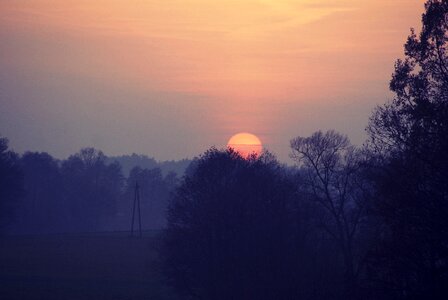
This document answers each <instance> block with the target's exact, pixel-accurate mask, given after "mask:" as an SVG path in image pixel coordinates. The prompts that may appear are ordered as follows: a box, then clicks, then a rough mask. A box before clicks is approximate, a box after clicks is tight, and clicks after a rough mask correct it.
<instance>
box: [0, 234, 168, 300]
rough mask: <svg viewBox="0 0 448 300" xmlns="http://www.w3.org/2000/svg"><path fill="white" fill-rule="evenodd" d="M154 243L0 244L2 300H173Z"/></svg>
mask: <svg viewBox="0 0 448 300" xmlns="http://www.w3.org/2000/svg"><path fill="white" fill-rule="evenodd" d="M154 243H156V238H155V237H154V236H151V235H144V236H143V237H142V238H130V237H129V236H128V235H127V234H125V233H121V234H120V233H117V234H95V235H52V236H39V237H38V236H34V237H32V236H29V237H7V238H1V239H0V299H96V300H100V299H108V300H109V299H175V297H174V296H173V294H172V291H171V290H170V289H169V288H167V287H166V286H164V284H163V283H162V280H161V275H160V272H159V271H158V267H157V255H156V252H155V250H154V246H155V245H154Z"/></svg>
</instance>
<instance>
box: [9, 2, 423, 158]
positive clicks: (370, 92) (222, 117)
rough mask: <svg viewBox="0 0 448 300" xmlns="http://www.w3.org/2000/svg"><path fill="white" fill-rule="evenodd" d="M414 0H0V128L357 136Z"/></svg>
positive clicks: (199, 136)
mask: <svg viewBox="0 0 448 300" xmlns="http://www.w3.org/2000/svg"><path fill="white" fill-rule="evenodd" d="M423 3H424V1H423V0H363V1H359V0H342V1H337V0H296V1H294V0H258V1H255V0H228V1H224V0H163V1H143V0H140V1H137V0H131V1H129V0H126V1H124V0H123V1H112V0H107V1H93V0H88V1H81V0H76V1H67V0H64V1H18V0H17V1H1V2H0V41H1V42H0V70H1V71H0V135H2V136H6V137H8V138H9V139H10V146H11V147H12V148H14V149H15V150H16V151H19V152H23V151H25V150H33V151H34V150H35V151H47V152H49V153H50V154H52V155H54V156H56V157H59V158H64V157H66V156H67V155H69V154H72V153H75V152H77V151H78V150H79V149H80V148H82V147H85V146H94V147H96V148H99V149H101V150H103V151H104V152H105V153H106V154H109V155H116V154H126V153H132V152H136V153H143V154H148V155H150V156H154V157H155V158H156V159H159V160H165V159H180V158H184V157H190V158H191V157H193V156H195V155H197V154H199V153H201V152H202V151H204V150H205V149H207V148H209V147H210V146H213V145H215V146H217V147H224V146H225V144H226V142H227V140H228V139H229V138H230V136H231V135H233V134H234V133H237V132H241V131H246V132H251V133H253V134H256V135H257V136H259V137H260V139H261V140H262V142H263V143H264V144H265V146H266V147H267V148H268V149H270V150H271V151H273V152H274V153H276V154H277V155H278V156H279V158H280V159H281V160H283V161H286V160H287V157H288V153H289V140H290V139H291V138H293V137H295V136H297V135H309V134H311V133H312V132H314V131H316V130H319V129H322V130H327V129H336V130H338V131H340V132H342V133H345V134H348V136H349V137H350V138H351V140H352V141H353V142H354V143H356V144H361V143H362V142H363V140H364V139H365V133H364V128H365V126H366V125H367V122H368V117H369V115H370V113H371V111H372V109H373V107H374V106H375V105H376V104H380V103H383V102H384V101H386V100H387V99H389V98H391V97H392V95H391V94H390V93H389V92H388V83H389V80H390V75H391V74H392V72H393V65H394V61H395V60H396V58H399V57H402V53H403V44H404V42H405V41H406V37H407V35H408V34H409V28H410V27H416V28H417V29H418V28H420V23H421V14H422V12H423Z"/></svg>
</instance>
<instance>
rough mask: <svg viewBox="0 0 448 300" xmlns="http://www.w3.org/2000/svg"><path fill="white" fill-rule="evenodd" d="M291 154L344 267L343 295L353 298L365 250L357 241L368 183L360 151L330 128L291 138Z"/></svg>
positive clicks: (365, 219) (360, 229)
mask: <svg viewBox="0 0 448 300" xmlns="http://www.w3.org/2000/svg"><path fill="white" fill-rule="evenodd" d="M291 148H292V154H291V157H292V158H293V160H294V161H295V162H296V163H297V164H298V166H299V167H300V168H301V178H300V182H299V184H300V188H301V191H302V192H303V193H306V194H308V195H310V196H309V198H310V199H311V200H312V201H314V202H316V203H318V204H319V206H320V207H321V208H323V210H322V214H320V215H317V216H316V217H317V218H318V220H317V221H318V225H319V227H321V228H323V229H324V230H325V232H326V233H327V234H328V235H329V236H330V237H331V238H333V239H334V240H335V241H336V243H337V245H338V247H339V249H340V253H341V254H342V259H343V263H344V267H345V285H346V293H347V296H346V297H357V285H358V276H359V274H360V270H361V269H362V266H363V261H364V256H365V252H364V251H361V248H360V247H357V244H359V243H360V241H361V238H362V236H361V232H362V229H363V226H364V225H365V223H366V221H367V214H366V205H367V202H366V200H367V198H366V197H367V195H369V190H370V188H369V185H368V184H367V182H366V181H365V180H363V176H361V170H362V155H361V152H360V151H359V150H358V149H356V148H355V147H354V146H352V145H351V144H350V141H349V139H348V138H347V137H346V136H344V135H341V134H339V133H336V132H334V131H327V132H326V133H322V132H321V131H319V132H316V133H314V134H312V135H311V136H310V137H297V138H295V139H293V140H292V141H291Z"/></svg>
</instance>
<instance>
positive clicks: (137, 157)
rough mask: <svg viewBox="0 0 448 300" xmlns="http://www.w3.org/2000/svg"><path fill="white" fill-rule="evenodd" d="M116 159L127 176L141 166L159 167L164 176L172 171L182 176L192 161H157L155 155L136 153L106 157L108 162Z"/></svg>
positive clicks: (147, 167)
mask: <svg viewBox="0 0 448 300" xmlns="http://www.w3.org/2000/svg"><path fill="white" fill-rule="evenodd" d="M114 161H117V162H118V163H119V164H120V165H121V168H122V171H123V174H124V176H126V177H127V176H129V173H130V172H131V170H132V169H133V168H134V167H140V168H142V169H156V168H159V169H160V170H161V171H162V174H163V175H164V176H166V175H168V173H170V172H174V173H176V174H177V175H178V176H182V175H183V174H184V173H185V170H186V169H187V167H188V165H189V164H190V162H191V160H190V159H181V160H165V161H157V160H156V159H154V158H153V157H149V156H147V155H144V154H136V153H132V154H131V155H119V156H107V157H106V162H107V163H113V162H114Z"/></svg>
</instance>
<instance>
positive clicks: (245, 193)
mask: <svg viewBox="0 0 448 300" xmlns="http://www.w3.org/2000/svg"><path fill="white" fill-rule="evenodd" d="M447 16H448V1H446V0H429V1H427V3H426V4H425V13H424V14H423V17H422V28H421V30H420V32H419V33H418V34H417V33H416V32H415V31H414V30H413V29H412V30H411V34H410V35H409V37H408V39H407V41H406V43H405V45H404V58H403V59H398V60H397V61H396V63H395V70H394V72H393V74H392V79H391V81H390V90H391V92H392V93H393V94H394V97H393V99H392V100H390V101H388V102H386V103H385V104H382V105H380V106H378V107H377V108H375V110H374V111H373V112H372V115H371V117H370V119H369V121H368V126H367V128H366V132H367V134H368V139H367V140H366V142H365V143H364V145H362V146H355V145H353V144H351V142H350V140H349V139H348V137H347V136H346V135H344V134H342V133H338V132H336V131H334V130H328V131H316V132H315V133H313V134H312V135H310V136H307V137H303V136H297V137H291V141H290V153H291V154H290V156H291V159H292V161H293V162H294V166H288V165H285V164H282V163H280V162H279V161H278V160H277V159H276V157H275V155H274V154H272V153H270V152H268V151H264V152H263V153H262V154H261V155H252V156H249V157H242V156H241V155H240V154H239V153H238V152H236V151H234V150H233V149H231V148H227V149H216V148H210V149H209V150H207V151H205V152H204V153H203V154H201V155H199V156H198V157H197V158H195V159H193V160H192V161H188V160H184V161H180V162H165V163H158V162H156V161H155V160H154V159H152V158H149V157H146V156H139V155H132V156H122V157H107V156H105V155H104V154H103V152H101V151H100V150H97V149H94V148H84V149H81V150H80V151H79V152H78V153H76V154H73V155H72V156H70V157H68V158H67V159H65V160H57V159H55V158H53V157H52V156H51V155H49V154H47V153H39V152H26V153H24V154H22V155H20V154H17V153H15V152H13V151H11V150H10V149H9V147H8V139H7V138H5V137H2V138H0V226H1V227H0V230H1V234H2V238H1V240H2V244H1V247H0V253H2V252H4V253H10V252H11V253H12V252H14V249H15V248H13V247H16V246H14V245H17V244H18V243H21V242H20V237H28V238H29V237H30V236H31V237H37V236H46V237H48V236H57V237H58V238H60V239H61V241H62V242H61V243H64V238H61V236H62V237H63V236H64V234H71V236H72V237H73V236H82V234H91V233H101V232H103V233H104V232H108V233H114V232H115V233H117V232H124V233H123V237H121V236H120V237H119V238H120V241H122V243H127V244H129V245H131V244H132V243H134V244H132V245H133V247H134V246H135V247H137V248H139V247H140V248H139V249H143V250H141V251H142V252H139V253H138V255H135V256H134V258H138V259H140V261H141V264H140V263H137V262H134V263H135V266H137V265H138V266H139V267H138V268H140V267H142V266H143V268H146V269H151V272H156V273H157V280H156V281H155V282H157V283H155V285H157V284H160V286H159V288H153V289H156V290H157V293H158V294H156V295H157V296H154V295H155V294H151V292H147V290H146V287H145V289H144V290H143V292H142V295H140V294H139V295H132V294H128V295H124V294H120V295H121V296H116V295H115V294H107V293H105V294H101V293H102V292H99V294H95V295H96V296H91V295H90V296H86V295H83V294H79V295H78V298H80V299H81V298H88V299H94V298H97V299H98V298H102V297H103V298H104V299H108V298H109V299H112V298H114V297H116V298H117V299H140V298H141V299H144V298H145V297H148V298H151V297H156V298H159V299H216V300H218V299H353V300H355V299H403V300H405V299H406V300H407V299H447V297H448V156H447V154H448V53H447V47H448V21H447V20H448V18H447ZM366 121H367V120H366ZM122 165H123V166H122ZM123 167H124V168H125V172H123ZM136 183H138V184H139V187H140V189H139V193H141V194H140V196H141V199H142V203H141V204H142V205H141V215H142V219H143V230H144V231H145V232H146V237H145V236H144V237H143V238H141V239H137V238H130V237H128V236H127V233H126V232H127V231H128V230H129V228H130V226H131V209H132V199H134V197H135V193H136V189H135V186H136ZM61 234H62V235H61ZM102 238H104V237H98V239H99V241H100V242H98V245H99V246H98V247H97V246H92V247H93V248H91V250H90V251H92V252H95V251H102V250H98V249H102V248H101V247H102V246H101V243H103V242H104V245H106V244H107V245H108V246H107V247H110V245H112V244H108V243H109V242H107V241H105V240H101V239H102ZM18 239H19V240H18ZM18 241H19V242H18ZM136 241H137V242H136ZM72 242H73V241H72ZM84 242H85V241H84ZM84 242H82V243H84ZM140 242H142V243H141V244H137V243H140ZM33 243H34V242H33ZM36 243H38V242H36ZM73 243H74V244H76V242H73ZM89 243H92V241H90V242H89ZM118 243H121V242H117V244H116V245H115V244H113V246H112V248H113V247H118V248H117V249H121V248H119V246H117V245H118ZM31 245H34V246H35V245H36V244H31ZM70 245H72V244H70ZM86 245H87V244H86ZM89 245H90V244H89ZM148 245H151V247H149V248H147V246H148ZM72 246H73V245H72ZM72 246H70V247H72ZM8 247H11V248H8ZM17 247H18V246H17ZM28 247H31V246H28ZM61 247H63V246H61ZM73 247H74V248H73V251H77V250H76V249H78V248H76V247H77V246H73ZM86 247H87V248H88V247H90V246H86ZM95 247H97V248H95ZM87 248H86V249H87ZM5 249H6V250H5ZM8 249H10V250H8ZM11 249H12V250H11ZM36 249H37V250H35V251H42V253H43V254H42V255H44V256H45V255H50V258H51V259H53V258H54V259H55V261H56V262H57V261H58V260H57V258H56V257H51V251H48V250H45V248H36ZM39 249H40V250H39ZM123 249H124V248H123ZM129 249H131V248H126V249H124V250H122V251H123V253H128V252H126V251H130V250H129ZM8 251H10V252H8ZM29 251H34V250H32V249H30V250H29ZM120 251H121V250H120ZM44 252H45V253H44ZM106 252H107V251H106ZM47 253H50V254H47ZM67 253H68V252H67ZM89 253H90V252H89ZM129 253H130V254H129V255H125V256H126V257H127V256H129V257H132V253H131V252H129ZM146 254H147V255H148V256H146ZM86 255H88V254H86ZM92 255H93V254H92ZM94 255H98V256H101V253H96V254H94ZM111 255H112V256H111V257H122V256H113V255H115V254H111ZM117 255H118V254H117ZM69 256H70V255H69ZM5 257H6V256H5ZM11 257H14V255H12V256H11ZM129 257H128V258H126V259H130V258H129ZM13 261H14V260H13ZM123 261H125V260H123ZM126 261H127V260H126ZM147 261H151V262H150V263H148V262H147ZM145 262H146V263H145ZM2 264H4V265H7V263H6V262H4V261H3V262H2ZM106 264H107V262H106ZM0 266H1V265H0ZM8 266H10V268H11V269H15V266H14V265H8ZM132 266H134V265H132ZM132 266H131V267H129V269H126V270H127V271H126V272H130V273H133V271H135V272H139V270H140V269H137V267H135V269H133V268H134V267H132ZM17 268H19V267H17ZM64 268H67V270H68V269H70V266H64V267H63V268H62V270H66V269H64ZM86 268H87V269H86V270H87V271H88V270H95V269H96V268H100V267H97V266H96V265H95V259H93V260H92V262H91V264H89V265H88V266H87V267H86ZM120 268H121V267H120ZM154 270H155V271H154ZM117 272H119V271H117ZM145 272H147V271H144V272H142V273H141V274H143V275H142V276H146V275H145V274H147V273H145ZM148 274H149V273H148ZM151 274H153V273H151ZM14 276H16V275H14ZM14 276H13V275H9V273H8V271H7V268H4V269H3V270H2V271H1V274H0V282H3V287H1V288H0V296H2V295H4V296H5V298H4V299H21V298H22V296H23V295H24V294H20V293H19V292H18V290H17V289H19V288H17V286H19V285H17V284H16V283H17V282H18V281H20V280H21V279H20V278H23V276H25V277H26V276H27V275H23V276H22V275H20V276H22V277H20V276H19V277H14ZM148 276H149V275H148ZM17 278H18V279H17ZM26 278H28V277H26ZM33 278H34V277H32V278H31V279H29V278H28V279H26V280H31V281H33ZM130 278H131V277H130ZM132 278H133V277H132ZM40 280H41V279H40ZM129 281H132V280H131V279H129ZM13 282H16V283H14V284H13ZM94 282H95V281H94ZM151 282H152V281H151ZM70 284H73V285H77V283H76V281H75V282H74V283H70ZM144 284H147V283H144ZM148 284H149V283H148ZM152 284H154V283H152ZM30 286H31V287H29V289H31V290H33V288H32V284H30ZM131 286H132V285H131V284H129V285H125V287H124V288H123V290H124V291H127V289H132V287H131ZM70 288H73V287H70ZM70 288H67V290H70ZM147 288H148V289H151V288H150V287H149V286H147ZM104 290H108V288H104ZM114 291H115V290H114ZM42 293H43V294H39V293H38V294H34V295H32V293H29V294H26V296H23V297H24V299H28V298H30V299H35V298H36V299H41V298H42V297H43V298H47V299H52V298H53V297H54V296H55V295H56V294H55V293H54V292H53V291H52V290H51V289H50V290H45V291H44V292H42ZM57 295H58V297H59V299H61V297H62V298H65V294H64V293H63V292H62V294H61V293H60V292H59V294H57ZM75 295H76V294H75ZM98 295H102V296H98ZM105 295H106V296H105Z"/></svg>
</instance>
